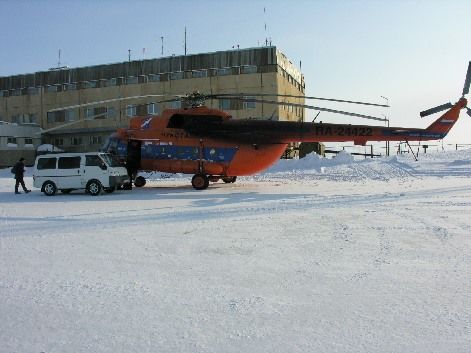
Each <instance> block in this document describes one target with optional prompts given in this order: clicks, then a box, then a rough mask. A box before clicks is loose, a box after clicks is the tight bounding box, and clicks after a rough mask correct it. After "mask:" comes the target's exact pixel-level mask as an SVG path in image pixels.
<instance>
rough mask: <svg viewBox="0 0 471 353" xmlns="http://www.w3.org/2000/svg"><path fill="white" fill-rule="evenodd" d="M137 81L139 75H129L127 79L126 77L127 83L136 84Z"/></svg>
mask: <svg viewBox="0 0 471 353" xmlns="http://www.w3.org/2000/svg"><path fill="white" fill-rule="evenodd" d="M136 83H137V77H136V76H129V77H128V78H127V79H126V84H127V85H134V84H136Z"/></svg>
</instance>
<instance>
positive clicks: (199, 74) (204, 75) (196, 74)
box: [191, 70, 208, 78]
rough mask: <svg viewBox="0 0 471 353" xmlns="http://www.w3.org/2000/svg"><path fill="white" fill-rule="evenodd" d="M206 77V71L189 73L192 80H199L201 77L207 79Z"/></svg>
mask: <svg viewBox="0 0 471 353" xmlns="http://www.w3.org/2000/svg"><path fill="white" fill-rule="evenodd" d="M207 76H208V71H207V70H195V71H192V72H191V77H193V78H201V77H207Z"/></svg>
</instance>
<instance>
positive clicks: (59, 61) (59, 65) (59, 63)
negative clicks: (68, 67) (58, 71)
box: [57, 49, 61, 67]
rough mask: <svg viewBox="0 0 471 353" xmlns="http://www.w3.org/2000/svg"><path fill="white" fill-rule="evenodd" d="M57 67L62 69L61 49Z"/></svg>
mask: <svg viewBox="0 0 471 353" xmlns="http://www.w3.org/2000/svg"><path fill="white" fill-rule="evenodd" d="M57 67H61V50H60V49H59V60H58V61H57Z"/></svg>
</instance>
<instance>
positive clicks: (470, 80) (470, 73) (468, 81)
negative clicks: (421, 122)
mask: <svg viewBox="0 0 471 353" xmlns="http://www.w3.org/2000/svg"><path fill="white" fill-rule="evenodd" d="M470 85H471V61H470V62H469V64H468V70H467V71H466V78H465V80H464V86H463V92H462V99H464V96H465V95H466V94H468V93H469V86H470ZM453 106H454V104H451V103H450V102H448V103H445V104H442V105H439V106H436V107H433V108H430V109H427V110H424V111H421V112H420V116H421V117H422V118H423V117H424V116H428V115H431V114H435V113H438V112H441V111H443V110H447V109H450V108H451V107H453ZM461 108H466V109H467V110H466V114H468V115H469V116H471V109H469V108H468V107H467V106H466V105H464V106H462V107H461Z"/></svg>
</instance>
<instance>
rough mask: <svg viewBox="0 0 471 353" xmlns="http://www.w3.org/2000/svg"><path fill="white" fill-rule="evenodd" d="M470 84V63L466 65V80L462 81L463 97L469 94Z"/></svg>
mask: <svg viewBox="0 0 471 353" xmlns="http://www.w3.org/2000/svg"><path fill="white" fill-rule="evenodd" d="M470 84H471V61H470V62H469V64H468V71H467V72H466V79H465V80H464V86H463V96H464V95H465V94H468V93H469V85H470Z"/></svg>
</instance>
